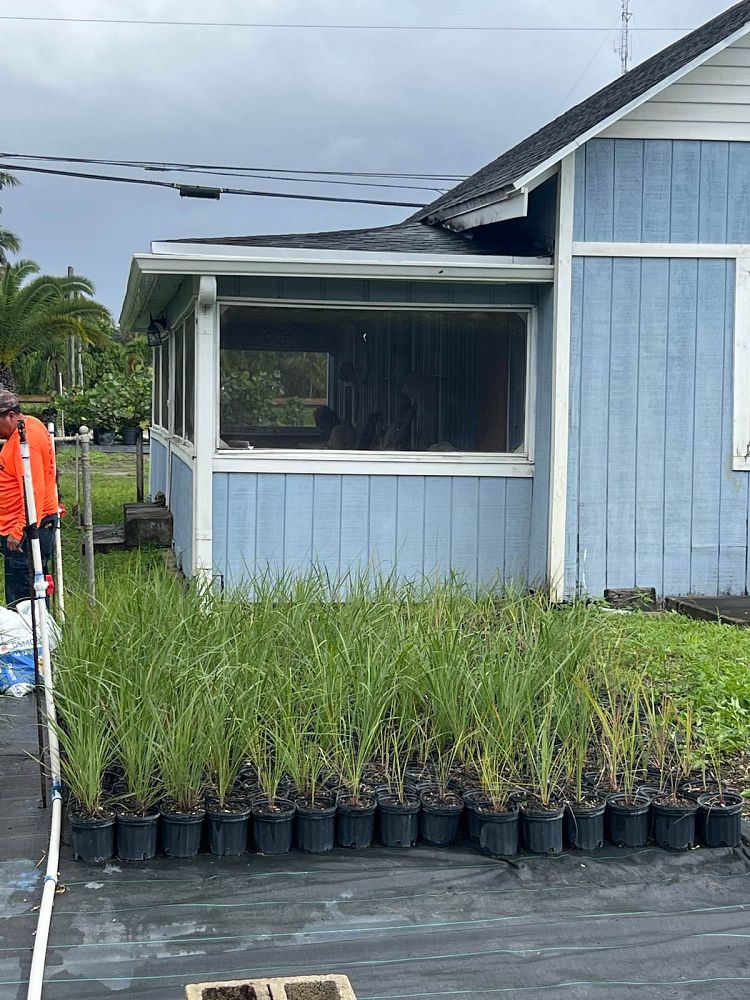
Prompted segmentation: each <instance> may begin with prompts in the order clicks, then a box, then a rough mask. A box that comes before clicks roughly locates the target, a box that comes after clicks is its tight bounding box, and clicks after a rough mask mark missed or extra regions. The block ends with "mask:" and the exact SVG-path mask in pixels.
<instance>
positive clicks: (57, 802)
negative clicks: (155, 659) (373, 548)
mask: <svg viewBox="0 0 750 1000" xmlns="http://www.w3.org/2000/svg"><path fill="white" fill-rule="evenodd" d="M19 425H20V426H19V436H20V438H21V460H22V462H23V489H24V494H25V496H26V505H27V512H28V523H29V525H36V523H37V520H36V500H35V498H34V481H33V479H32V475H31V458H30V455H29V444H28V442H27V440H26V435H25V433H24V427H23V422H22V421H19ZM31 554H32V558H33V562H34V601H35V603H36V611H37V617H36V620H37V622H38V623H39V637H40V639H41V647H42V650H41V652H42V676H43V677H44V702H45V707H46V709H47V733H48V739H49V765H50V775H51V777H52V818H51V821H50V837H49V850H48V851H47V869H46V871H45V874H44V887H43V889H42V902H41V905H40V907H39V919H38V921H37V928H36V937H35V939H34V951H33V953H32V956H31V971H30V973H29V989H28V993H27V994H26V996H27V998H28V1000H40V998H41V995H42V983H43V980H44V962H45V958H46V953H47V939H48V938H49V929H50V923H51V921H52V907H53V905H54V902H55V890H56V889H57V866H58V863H59V859H60V829H61V826H62V783H61V778H60V744H59V741H58V739H57V728H56V726H57V714H56V712H55V698H54V688H53V680H52V661H51V659H50V648H49V627H48V622H47V581H46V580H45V578H44V573H43V572H42V550H41V548H40V546H39V533H38V532H37V533H36V534H32V538H31Z"/></svg>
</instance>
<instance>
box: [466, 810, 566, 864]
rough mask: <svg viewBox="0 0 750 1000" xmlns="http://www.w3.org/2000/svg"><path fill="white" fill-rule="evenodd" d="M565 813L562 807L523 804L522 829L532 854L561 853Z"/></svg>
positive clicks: (527, 848)
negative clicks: (540, 806) (547, 807)
mask: <svg viewBox="0 0 750 1000" xmlns="http://www.w3.org/2000/svg"><path fill="white" fill-rule="evenodd" d="M564 814H565V809H564V808H562V807H560V808H559V809H541V808H539V807H529V806H523V808H522V809H521V829H522V831H523V845H524V847H525V848H526V850H527V851H530V852H531V853H532V854H559V853H560V852H561V851H562V849H563V815H564ZM480 842H481V841H480Z"/></svg>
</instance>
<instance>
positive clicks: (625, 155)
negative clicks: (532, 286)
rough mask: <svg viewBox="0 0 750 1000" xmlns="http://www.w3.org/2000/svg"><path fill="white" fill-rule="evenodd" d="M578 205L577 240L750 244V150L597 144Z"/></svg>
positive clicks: (731, 145)
mask: <svg viewBox="0 0 750 1000" xmlns="http://www.w3.org/2000/svg"><path fill="white" fill-rule="evenodd" d="M575 197H576V201H575V217H574V239H576V240H586V241H591V242H612V241H614V242H616V243H723V242H725V241H726V242H729V243H750V143H747V142H722V141H714V140H708V141H697V140H687V139H674V140H672V139H592V140H591V141H590V142H588V143H586V144H585V146H583V147H581V148H580V149H579V150H578V152H577V153H576V196H575Z"/></svg>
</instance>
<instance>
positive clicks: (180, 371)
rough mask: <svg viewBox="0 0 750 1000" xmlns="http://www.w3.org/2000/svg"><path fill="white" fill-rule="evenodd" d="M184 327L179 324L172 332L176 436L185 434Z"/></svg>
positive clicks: (174, 430) (174, 431)
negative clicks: (173, 332)
mask: <svg viewBox="0 0 750 1000" xmlns="http://www.w3.org/2000/svg"><path fill="white" fill-rule="evenodd" d="M183 342H184V327H183V324H180V325H179V326H178V327H177V329H176V330H175V334H174V429H173V433H174V434H176V435H177V437H184V436H185V421H184V415H183V401H184V392H183V384H184V383H183V379H184V374H185V373H184V350H183Z"/></svg>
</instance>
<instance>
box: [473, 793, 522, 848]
mask: <svg viewBox="0 0 750 1000" xmlns="http://www.w3.org/2000/svg"><path fill="white" fill-rule="evenodd" d="M476 815H477V819H478V820H479V849H480V850H481V851H483V852H484V853H485V854H491V855H492V856H493V857H495V858H509V857H512V856H513V855H514V854H518V832H519V831H518V806H514V807H513V808H511V809H508V811H507V812H492V811H491V810H490V809H489V808H488V803H482V802H479V803H477V810H476Z"/></svg>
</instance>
